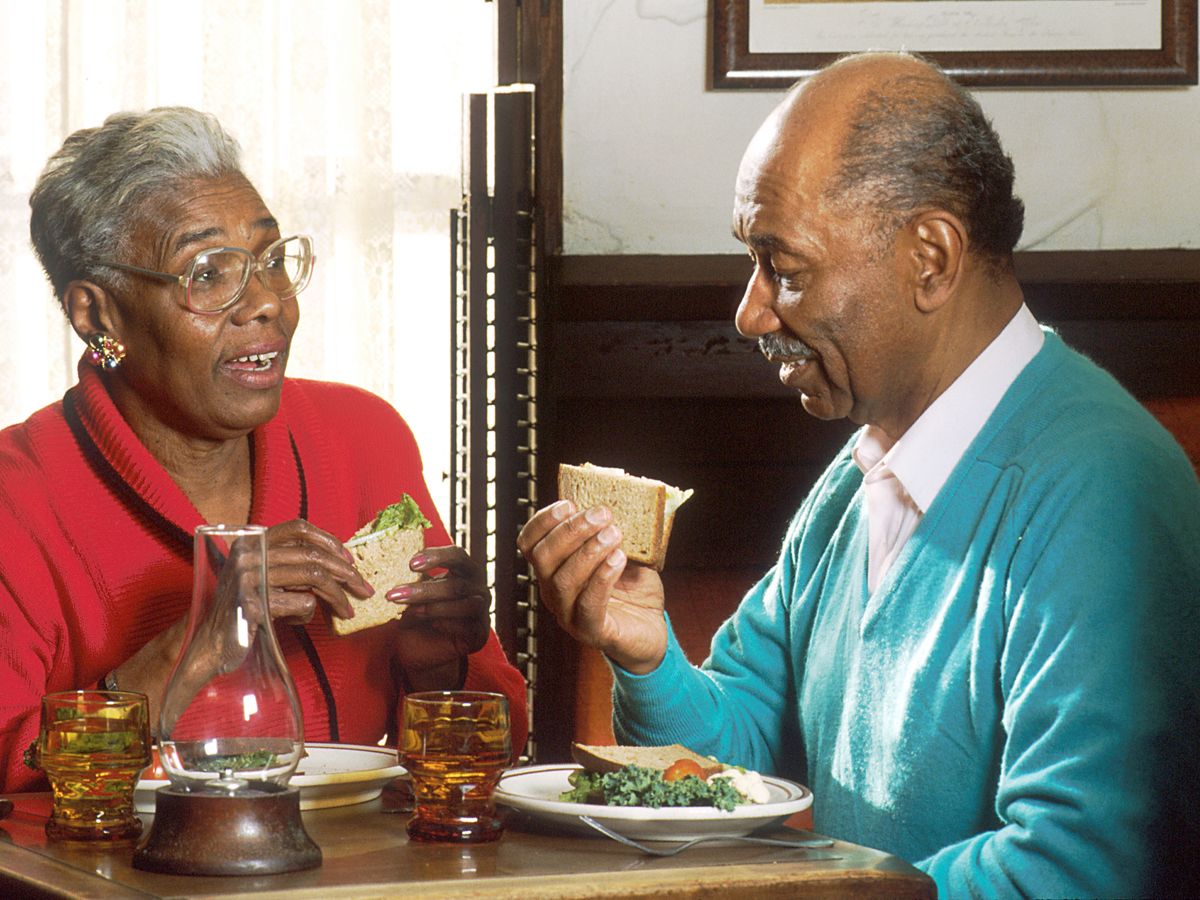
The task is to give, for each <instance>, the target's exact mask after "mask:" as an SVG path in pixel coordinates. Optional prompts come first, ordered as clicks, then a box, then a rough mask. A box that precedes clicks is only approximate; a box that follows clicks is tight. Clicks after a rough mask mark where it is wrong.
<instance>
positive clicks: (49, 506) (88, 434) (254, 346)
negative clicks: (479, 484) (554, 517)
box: [0, 108, 526, 791]
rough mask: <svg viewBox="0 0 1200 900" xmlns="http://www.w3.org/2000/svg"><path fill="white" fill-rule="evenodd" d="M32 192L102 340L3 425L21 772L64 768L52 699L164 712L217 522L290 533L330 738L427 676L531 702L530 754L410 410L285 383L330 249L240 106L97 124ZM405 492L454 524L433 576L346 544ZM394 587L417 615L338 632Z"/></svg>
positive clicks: (382, 723)
mask: <svg viewBox="0 0 1200 900" xmlns="http://www.w3.org/2000/svg"><path fill="white" fill-rule="evenodd" d="M30 206H31V207H32V217H31V226H30V230H31V233H32V237H33V243H34V246H35V248H36V250H37V253H38V256H39V257H40V259H41V261H42V265H43V266H44V268H45V270H46V272H47V274H48V275H49V277H50V281H51V282H52V284H53V287H54V291H55V293H56V295H57V296H58V299H59V302H60V303H61V304H62V308H63V310H64V312H65V313H66V315H67V317H68V319H69V320H70V322H71V326H72V328H73V329H74V330H75V333H76V334H78V335H79V337H80V338H82V339H83V341H84V342H86V344H87V348H88V349H87V350H86V351H85V352H84V354H83V357H82V359H81V360H80V363H79V382H78V384H76V385H75V386H74V387H72V388H71V389H70V390H69V391H67V393H66V395H65V396H64V397H63V399H62V401H61V402H58V403H54V404H53V405H51V406H48V407H46V408H45V409H42V410H40V411H39V412H37V413H35V414H34V415H33V416H31V417H30V418H29V419H28V420H27V421H26V422H24V423H22V424H19V425H14V426H12V427H10V428H7V429H5V430H4V431H3V432H0V535H3V541H2V542H0V634H2V635H3V640H2V643H0V734H2V737H0V755H2V757H3V759H4V760H5V770H4V774H3V775H2V776H0V789H2V790H6V791H14V790H23V789H28V788H32V787H35V786H36V785H37V784H38V782H37V780H36V773H34V772H32V771H30V770H29V769H28V768H26V767H25V766H24V765H23V764H22V751H23V750H24V748H25V747H26V746H27V745H28V744H29V743H30V742H31V741H32V740H33V739H34V738H35V736H36V734H37V728H38V705H39V699H40V697H41V696H42V695H43V694H45V693H47V692H49V691H59V690H71V689H76V688H93V687H97V686H104V687H109V688H113V687H119V688H120V689H123V690H124V689H128V690H135V691H141V692H143V693H145V694H147V695H148V696H149V697H150V702H151V707H152V711H151V715H152V718H153V717H154V716H156V712H155V710H156V708H157V707H158V705H159V704H160V703H161V699H162V693H163V689H164V685H165V682H166V680H167V677H168V675H169V674H170V670H171V668H172V666H173V664H174V661H175V659H176V656H177V654H178V651H179V649H180V646H181V643H182V639H183V630H184V625H185V619H186V612H187V608H188V605H189V601H190V597H191V579H192V560H191V556H192V552H191V551H192V534H193V532H194V530H195V528H196V526H198V525H203V524H205V523H226V524H239V523H256V524H261V525H266V526H269V532H268V539H269V548H270V549H269V557H268V558H269V580H270V597H269V603H270V612H271V616H272V617H273V619H275V620H276V633H277V635H278V637H279V641H280V645H281V648H282V650H283V653H284V656H285V658H286V660H287V663H288V666H289V668H290V670H291V674H292V676H293V678H294V680H295V683H296V688H297V692H298V694H299V695H300V700H301V706H302V710H303V714H304V725H305V736H306V738H307V739H309V740H316V741H337V742H344V743H376V742H378V741H379V740H380V739H381V738H382V737H383V736H384V735H385V734H387V733H389V731H391V733H392V734H393V735H394V727H395V725H394V723H395V721H396V714H397V708H398V704H399V702H400V700H401V698H402V696H403V694H404V693H405V692H406V691H413V690H431V689H452V688H460V687H461V688H468V689H472V690H490V691H498V692H502V693H504V694H506V695H507V696H508V698H509V700H510V703H511V709H512V713H513V716H512V718H513V744H514V747H520V746H522V745H523V744H524V739H525V732H526V714H525V685H524V682H523V680H522V678H521V676H520V674H519V673H518V672H517V671H516V670H515V669H514V668H512V666H511V665H509V663H508V661H507V660H506V658H505V655H504V652H503V650H502V649H501V647H500V645H499V642H498V641H497V639H496V636H495V634H494V633H493V632H492V631H491V629H490V627H489V625H488V613H489V609H490V605H491V597H490V594H489V591H488V589H487V587H486V578H485V573H484V569H483V567H482V565H481V564H480V563H478V562H477V561H475V560H472V559H471V558H470V557H469V556H468V555H467V554H466V553H465V552H464V551H463V550H461V549H460V548H458V547H455V546H452V545H451V542H450V540H449V537H448V535H447V533H446V530H445V528H444V527H443V525H442V523H441V522H440V521H439V520H438V517H437V512H436V510H435V509H434V506H433V503H432V502H431V500H430V496H429V491H428V489H427V488H426V486H425V483H424V481H423V478H422V470H421V460H420V457H419V455H418V451H417V445H416V443H415V441H414V440H413V436H412V434H411V432H410V431H409V429H408V427H407V426H406V424H405V423H404V421H403V420H402V419H401V418H400V416H399V415H397V414H396V412H395V411H394V410H393V409H392V408H391V407H390V406H388V404H386V403H385V402H384V401H383V400H381V399H379V398H378V397H375V396H373V395H371V394H368V393H366V392H364V391H362V390H358V389H356V388H352V387H347V386H344V385H337V384H327V383H321V382H316V381H304V380H299V379H289V378H285V377H284V372H285V369H286V367H287V362H288V351H289V349H290V347H291V341H292V335H293V334H294V333H295V330H296V325H297V322H298V320H299V316H300V312H299V305H298V302H297V295H298V294H299V293H300V292H301V291H302V290H303V289H304V287H305V285H306V284H307V282H308V279H309V275H310V273H311V270H312V264H313V251H312V245H311V242H310V241H309V239H308V238H307V237H304V236H292V235H290V233H285V232H283V231H281V230H280V227H279V224H278V223H277V222H276V220H275V217H274V216H272V215H271V211H270V210H269V209H268V208H267V206H266V204H265V203H264V202H263V200H262V198H261V197H260V196H259V195H258V192H257V191H256V190H255V189H254V186H253V185H252V184H251V183H250V182H249V181H248V180H247V179H246V177H245V175H243V174H242V172H241V169H240V164H239V154H238V147H237V144H236V143H235V141H234V140H233V139H232V138H230V137H229V136H228V135H227V134H226V133H225V132H224V131H223V130H222V129H221V126H220V125H219V124H218V123H217V121H216V120H215V119H214V118H213V117H211V116H209V115H206V114H203V113H199V112H196V111H194V110H190V109H184V108H166V109H156V110H152V111H150V112H146V113H122V114H118V115H114V116H112V117H111V118H109V119H108V120H107V121H106V122H105V123H104V124H103V125H102V126H100V127H99V128H91V129H84V130H81V131H78V132H76V133H75V134H73V135H71V136H70V137H69V138H67V140H66V142H65V143H64V144H63V146H62V148H61V149H60V150H59V151H58V152H57V153H56V154H55V155H54V156H53V157H52V158H51V159H50V161H49V163H48V165H47V166H46V169H45V171H44V172H43V173H42V176H41V178H40V179H39V181H38V183H37V186H36V187H35V189H34V191H33V195H32V197H31V198H30ZM404 493H408V494H409V495H411V496H412V497H413V498H414V499H415V500H416V502H417V504H418V505H419V506H420V508H421V510H422V511H423V512H424V513H425V515H426V517H428V518H429V519H430V520H431V521H432V523H433V524H432V527H431V528H429V529H428V530H427V532H426V545H427V547H428V548H429V549H427V550H425V551H424V552H423V553H421V554H418V556H416V557H414V558H413V560H412V563H411V565H412V568H413V569H415V570H417V571H419V572H425V573H429V574H430V575H432V576H433V577H431V578H428V579H425V580H422V581H421V582H418V583H415V584H411V585H407V586H404V587H394V586H392V585H387V584H374V585H372V584H368V583H367V582H366V581H364V579H363V577H362V576H361V575H360V573H359V572H358V571H357V569H356V568H355V566H354V563H353V557H352V556H351V555H350V554H349V553H348V552H347V551H346V550H345V549H344V548H343V546H342V543H341V541H342V540H344V539H346V538H348V537H349V536H350V535H351V534H353V532H354V531H355V530H356V529H357V528H358V527H359V526H360V525H362V524H363V523H364V522H366V521H368V520H370V519H371V518H372V516H374V514H375V513H376V512H377V511H378V510H379V509H381V508H382V507H384V506H387V505H388V504H389V503H392V502H393V501H395V500H398V499H399V498H400V496H401V495H402V494H404ZM376 591H385V592H388V593H387V597H388V599H393V600H398V601H401V600H402V601H405V602H406V604H407V606H406V612H405V614H404V615H403V616H402V617H401V618H400V619H399V620H398V621H397V622H393V623H391V624H388V625H384V626H380V627H376V628H371V629H367V630H363V631H358V632H356V633H354V634H351V635H347V636H336V635H334V634H333V632H332V630H331V627H330V621H331V617H333V616H338V617H347V616H351V615H352V612H351V606H350V602H349V599H348V598H350V597H355V598H365V597H368V596H370V595H372V594H373V593H374V592H376ZM301 623H302V624H301Z"/></svg>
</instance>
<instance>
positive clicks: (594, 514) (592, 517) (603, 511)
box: [583, 506, 612, 525]
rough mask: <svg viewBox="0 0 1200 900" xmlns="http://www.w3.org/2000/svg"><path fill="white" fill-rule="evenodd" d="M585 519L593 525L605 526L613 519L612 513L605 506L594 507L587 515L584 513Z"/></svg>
mask: <svg viewBox="0 0 1200 900" xmlns="http://www.w3.org/2000/svg"><path fill="white" fill-rule="evenodd" d="M583 517H584V518H585V519H587V520H588V521H589V522H591V523H592V524H593V525H603V524H604V523H605V522H607V521H608V520H609V519H611V518H612V513H610V512H609V511H608V508H607V507H605V506H593V507H592V508H591V509H589V510H588V511H587V512H586V513H584V516H583Z"/></svg>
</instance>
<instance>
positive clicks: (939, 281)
mask: <svg viewBox="0 0 1200 900" xmlns="http://www.w3.org/2000/svg"><path fill="white" fill-rule="evenodd" d="M910 227H911V229H912V231H911V233H912V235H913V239H914V240H913V260H914V263H915V272H916V282H915V295H916V296H915V299H916V304H917V308H918V309H920V310H921V311H922V312H934V311H936V310H937V309H939V308H941V306H942V305H943V304H945V303H946V301H947V300H949V299H950V298H951V297H952V296H953V295H954V292H955V289H956V288H957V287H958V285H959V282H960V281H961V279H962V269H963V254H964V251H965V248H966V240H967V230H966V228H964V227H963V224H962V222H961V221H959V219H958V217H957V216H955V215H953V214H952V213H949V212H947V211H945V210H941V209H938V210H930V211H929V212H925V213H921V214H920V215H919V216H917V218H916V219H915V220H913V222H912V223H910Z"/></svg>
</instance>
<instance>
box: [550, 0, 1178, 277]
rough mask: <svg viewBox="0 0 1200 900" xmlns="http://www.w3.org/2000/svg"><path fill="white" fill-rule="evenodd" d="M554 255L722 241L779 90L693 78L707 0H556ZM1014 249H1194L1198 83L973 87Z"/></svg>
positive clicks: (701, 55)
mask: <svg viewBox="0 0 1200 900" xmlns="http://www.w3.org/2000/svg"><path fill="white" fill-rule="evenodd" d="M564 7H565V8H564V11H563V15H564V20H563V91H564V99H563V252H564V253H566V254H635V253H650V254H673V253H680V254H698V253H734V252H740V251H741V248H740V245H738V244H737V243H736V242H735V241H734V240H733V239H732V238H731V237H730V235H729V220H730V206H731V203H732V189H733V180H734V175H735V174H736V171H737V165H738V160H739V159H740V157H741V153H742V150H743V148H744V147H745V144H746V142H747V141H748V140H749V138H750V136H751V135H752V134H753V133H754V130H755V129H756V128H757V127H758V125H759V123H760V122H761V121H762V119H763V117H764V116H765V115H766V114H767V113H768V112H769V111H770V109H771V108H772V107H773V106H774V105H775V103H776V102H777V101H778V99H779V97H780V93H778V92H764V91H717V92H713V91H707V90H706V89H705V79H706V66H707V59H708V51H707V25H706V17H707V8H708V3H707V2H706V0H636V2H631V0H568V2H566V3H565V4H564ZM978 96H979V99H980V102H981V104H982V105H983V107H984V109H985V111H986V112H987V113H988V115H989V116H991V117H992V120H993V122H994V124H995V126H996V128H997V130H998V131H999V132H1000V135H1001V137H1002V138H1003V139H1004V141H1005V145H1006V147H1007V149H1008V151H1009V153H1010V154H1011V155H1012V157H1013V160H1014V162H1015V164H1016V169H1017V190H1018V192H1019V193H1020V195H1021V196H1022V197H1023V198H1024V200H1025V203H1026V207H1027V217H1026V230H1025V236H1024V239H1023V240H1022V243H1021V248H1023V249H1038V250H1095V249H1127V248H1158V247H1185V248H1200V215H1197V212H1196V211H1197V209H1200V177H1197V164H1196V156H1195V148H1196V147H1197V146H1200V88H1196V87H1190V88H1154V89H1139V90H1133V89H1129V90H1114V89H1106V90H1096V91H1089V90H1045V89H1036V90H1025V91H1017V90H999V89H992V90H983V91H980V92H979V94H978Z"/></svg>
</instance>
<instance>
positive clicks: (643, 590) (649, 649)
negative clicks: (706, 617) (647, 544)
mask: <svg viewBox="0 0 1200 900" xmlns="http://www.w3.org/2000/svg"><path fill="white" fill-rule="evenodd" d="M620 543H621V532H620V530H619V529H618V528H617V527H616V526H615V525H613V524H612V513H611V512H610V511H609V510H608V509H606V508H605V507H602V506H596V507H592V508H591V509H588V510H585V511H583V512H580V511H578V510H576V509H575V504H573V503H572V502H571V501H569V500H560V501H559V502H558V503H555V504H553V505H552V506H548V507H546V508H545V509H542V510H539V511H538V512H537V513H536V514H535V515H534V516H533V518H531V519H530V520H529V521H528V522H527V523H525V527H524V528H522V529H521V533H520V535H519V536H518V537H517V547H518V549H519V550H520V551H521V553H522V555H524V557H525V558H526V559H527V560H528V561H529V564H530V565H531V566H533V570H534V573H535V574H536V577H537V580H538V585H539V587H540V590H541V597H542V602H543V603H545V605H546V606H547V607H548V608H549V610H550V612H551V613H552V614H553V615H554V617H555V618H556V619H557V620H558V623H559V624H560V625H562V627H563V628H564V629H565V630H566V631H567V633H568V634H570V635H571V636H572V637H573V638H575V640H577V641H579V642H580V643H582V644H586V645H588V646H591V647H596V648H597V649H598V650H600V651H601V652H603V653H604V654H606V655H607V656H608V657H609V658H610V659H612V660H613V661H614V662H615V663H617V664H618V665H619V666H621V667H622V668H624V669H625V670H627V671H629V672H633V673H634V674H637V675H644V674H646V673H647V672H651V671H653V670H654V669H655V668H657V667H658V664H659V663H661V662H662V659H663V656H664V655H665V654H666V652H667V624H666V620H665V618H664V617H663V587H662V580H661V579H660V578H659V577H658V573H657V572H655V571H654V570H653V569H651V568H648V567H646V566H639V565H632V566H629V565H627V564H626V559H625V554H624V553H623V552H622V551H621V550H620V547H619V545H620Z"/></svg>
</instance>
